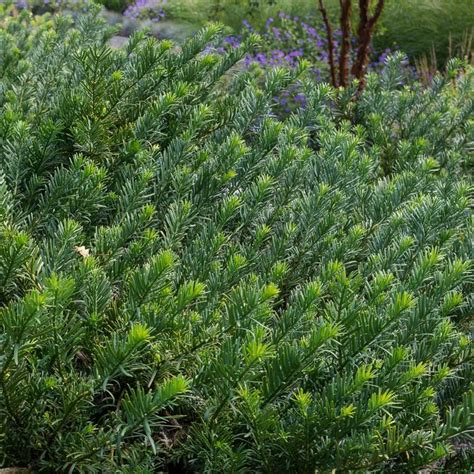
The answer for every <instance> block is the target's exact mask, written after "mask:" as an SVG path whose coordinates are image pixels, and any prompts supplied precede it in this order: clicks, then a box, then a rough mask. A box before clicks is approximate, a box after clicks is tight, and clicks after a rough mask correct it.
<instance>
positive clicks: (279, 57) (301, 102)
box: [224, 12, 392, 113]
mask: <svg viewBox="0 0 474 474" xmlns="http://www.w3.org/2000/svg"><path fill="white" fill-rule="evenodd" d="M254 32H256V33H258V34H259V35H260V36H261V37H262V42H261V44H260V45H259V47H258V49H257V50H255V51H254V52H252V53H250V54H249V55H247V57H246V59H245V63H246V65H247V66H248V67H250V66H251V65H258V66H259V67H261V68H263V69H267V68H272V67H276V66H288V67H292V68H293V67H296V66H297V65H298V63H299V61H300V60H302V59H305V60H307V61H308V62H309V63H310V64H311V68H310V69H309V74H310V77H311V78H312V79H313V80H315V81H327V82H329V63H328V42H327V38H326V32H325V29H324V25H323V24H322V22H321V20H320V19H319V17H305V18H300V17H298V16H291V15H288V14H287V13H285V12H280V13H279V14H278V15H277V16H276V17H270V18H268V19H267V20H266V22H265V25H264V27H263V28H262V29H260V30H256V29H255V28H254V27H253V26H252V25H251V24H250V22H249V21H248V20H244V21H243V26H242V30H241V31H240V33H239V34H237V35H230V36H227V37H226V38H225V40H224V44H225V48H235V47H237V46H239V45H240V44H241V42H242V41H243V40H244V39H245V38H246V37H247V36H248V35H250V34H251V33H254ZM340 37H341V32H340V31H338V30H336V31H335V32H334V48H335V49H337V48H339V44H340ZM391 52H392V51H390V50H385V51H384V52H383V53H382V54H381V55H380V56H376V57H375V59H374V60H373V61H372V62H371V63H370V64H369V70H372V71H379V72H380V71H382V70H383V68H384V65H385V61H386V59H387V57H388V56H389V54H390V53H391ZM275 101H276V102H277V104H278V106H279V108H280V109H281V111H282V112H285V113H288V112H291V111H292V110H294V109H295V108H299V107H305V105H306V97H305V95H304V93H303V92H302V90H301V88H299V87H298V86H297V85H295V86H294V87H292V88H290V89H289V90H286V91H284V92H283V93H281V95H280V96H278V97H275Z"/></svg>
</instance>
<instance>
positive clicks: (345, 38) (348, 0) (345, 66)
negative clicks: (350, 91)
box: [339, 0, 352, 87]
mask: <svg viewBox="0 0 474 474" xmlns="http://www.w3.org/2000/svg"><path fill="white" fill-rule="evenodd" d="M339 3H340V5H341V31H342V42H341V54H340V55H339V84H340V85H341V86H343V87H347V85H348V84H349V62H350V55H351V30H352V23H351V16H352V0H339Z"/></svg>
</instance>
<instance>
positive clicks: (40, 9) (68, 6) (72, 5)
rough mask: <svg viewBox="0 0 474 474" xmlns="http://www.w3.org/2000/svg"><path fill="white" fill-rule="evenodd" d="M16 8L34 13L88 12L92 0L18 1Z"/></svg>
mask: <svg viewBox="0 0 474 474" xmlns="http://www.w3.org/2000/svg"><path fill="white" fill-rule="evenodd" d="M14 3H15V7H16V8H18V9H20V10H25V9H29V10H32V11H33V12H34V13H45V12H58V11H61V10H72V11H87V9H88V8H89V6H90V5H91V2H90V0H16V1H15V2H14Z"/></svg>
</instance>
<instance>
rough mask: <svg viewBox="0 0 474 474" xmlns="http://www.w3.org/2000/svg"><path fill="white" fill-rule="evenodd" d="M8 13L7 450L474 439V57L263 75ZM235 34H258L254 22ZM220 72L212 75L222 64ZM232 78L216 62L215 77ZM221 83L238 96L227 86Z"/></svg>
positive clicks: (198, 456)
mask: <svg viewBox="0 0 474 474" xmlns="http://www.w3.org/2000/svg"><path fill="white" fill-rule="evenodd" d="M10 13H11V12H10V10H8V8H6V7H2V10H1V14H0V23H1V29H0V54H1V57H0V74H1V80H0V108H1V114H0V328H1V331H0V464H1V465H3V466H30V467H31V468H32V469H34V470H36V471H42V472H62V471H69V472H88V473H89V472H163V471H166V472H167V471H172V470H174V471H175V472H176V471H178V472H281V473H286V472H303V473H310V472H329V471H332V470H336V471H338V472H351V471H352V472H368V471H378V472H388V471H390V470H392V469H395V470H398V471H399V472H415V471H416V470H417V469H418V468H421V467H423V466H426V465H429V464H430V463H433V462H436V461H438V460H440V459H450V458H451V456H452V453H453V449H454V448H453V446H456V444H457V443H459V442H461V441H462V440H463V439H465V438H469V437H470V436H472V431H473V426H474V392H473V390H472V374H473V370H472V369H473V365H472V349H473V348H472V341H471V340H470V338H469V332H468V331H469V325H470V322H471V318H472V314H473V299H472V289H473V273H472V261H471V259H472V256H473V253H472V250H473V246H472V242H473V225H472V224H473V221H472V214H471V212H470V205H471V201H472V184H471V182H470V181H469V177H468V173H467V172H468V170H469V167H470V166H472V143H473V142H472V140H473V135H472V131H473V121H472V107H473V103H472V72H471V71H469V70H464V71H463V70H462V69H461V68H459V67H458V65H456V64H454V63H453V64H452V65H451V66H452V67H451V69H450V70H449V75H448V76H446V77H441V76H440V77H439V78H437V79H436V80H435V81H434V84H433V87H431V88H429V89H422V88H421V86H419V85H417V84H414V85H410V86H403V85H402V84H401V76H400V74H401V73H400V71H401V70H402V69H400V67H399V62H400V61H399V60H400V58H392V59H391V60H390V62H389V64H388V65H387V68H386V71H385V73H384V74H383V75H381V76H376V75H373V76H372V75H369V77H368V79H367V88H366V90H365V91H364V92H363V93H362V94H361V96H360V98H359V100H358V102H357V103H354V102H353V101H352V100H350V98H349V94H350V93H351V91H350V90H345V91H335V90H333V89H332V88H331V87H329V86H327V85H314V84H308V85H307V94H308V104H307V107H306V108H305V109H304V110H303V109H301V110H299V111H297V112H296V113H295V114H293V115H291V116H290V117H288V118H287V119H285V120H283V121H282V120H278V119H277V118H276V117H275V115H274V114H273V113H272V107H271V104H272V101H273V97H274V96H275V95H276V94H277V93H278V91H279V90H281V89H284V88H286V87H288V85H289V84H291V83H292V82H294V81H295V80H297V79H298V78H299V77H300V76H301V75H302V74H303V73H304V65H302V66H301V68H300V69H297V70H292V71H288V70H284V69H275V70H273V71H271V72H269V73H268V75H267V76H266V77H265V80H264V81H263V83H262V81H261V80H260V79H259V80H257V79H256V78H254V77H253V76H252V74H251V73H243V74H240V75H235V72H232V71H235V70H236V68H233V66H234V64H236V63H237V62H238V61H239V60H240V59H241V58H242V57H243V56H244V55H245V51H246V48H247V47H248V45H242V46H241V47H240V48H238V49H236V50H233V51H232V53H230V55H228V56H219V55H213V54H208V53H203V50H205V48H206V46H207V45H208V44H209V43H212V42H213V41H214V40H215V38H216V37H218V36H219V34H220V28H219V27H217V26H211V27H209V28H208V29H206V30H203V31H202V32H200V33H199V34H197V35H196V36H195V37H193V38H192V39H190V40H189V41H188V42H187V43H186V44H185V45H184V46H183V47H182V48H181V49H177V48H175V47H173V45H172V44H171V43H169V42H167V41H161V42H159V41H156V40H154V39H150V38H147V37H146V36H145V35H144V34H141V33H139V34H136V35H135V36H133V37H132V38H131V39H130V41H129V42H128V44H127V45H126V47H125V48H124V49H119V50H112V49H110V48H109V47H108V46H107V39H108V32H107V29H106V28H105V27H104V25H103V24H101V22H100V21H99V20H97V19H96V18H94V16H84V17H82V18H80V19H79V21H78V23H77V24H76V25H75V26H73V25H72V24H71V22H70V21H69V20H67V19H65V18H63V17H55V18H54V19H52V18H48V17H43V18H37V19H33V18H31V17H30V16H29V15H28V13H27V12H25V11H24V12H21V13H20V14H19V16H16V17H15V16H12V15H11V14H10ZM255 40H256V38H251V39H250V41H251V42H253V41H255ZM228 71H230V72H228ZM224 76H225V77H224ZM225 90H230V91H231V92H232V93H225V92H223V91H225Z"/></svg>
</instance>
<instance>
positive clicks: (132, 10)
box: [123, 0, 167, 22]
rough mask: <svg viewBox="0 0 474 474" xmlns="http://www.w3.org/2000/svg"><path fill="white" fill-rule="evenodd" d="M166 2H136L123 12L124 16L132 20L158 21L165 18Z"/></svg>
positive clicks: (157, 0) (153, 0) (139, 0)
mask: <svg viewBox="0 0 474 474" xmlns="http://www.w3.org/2000/svg"><path fill="white" fill-rule="evenodd" d="M166 3H167V0H136V1H135V2H133V3H131V4H130V5H129V6H128V7H127V8H126V10H125V11H124V12H123V14H124V16H126V17H127V18H130V19H132V20H147V19H149V20H151V21H155V22H156V21H160V20H162V19H163V18H164V17H165V10H164V8H165V5H166Z"/></svg>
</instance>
